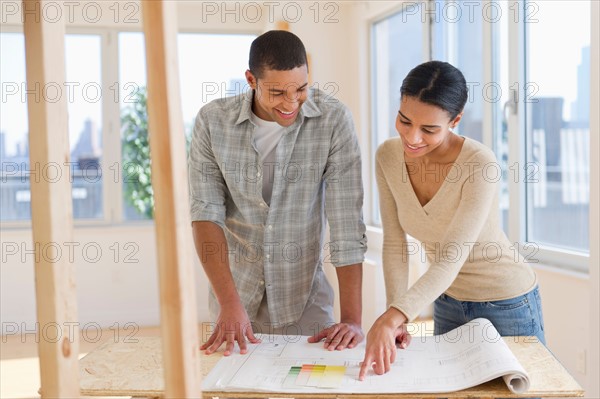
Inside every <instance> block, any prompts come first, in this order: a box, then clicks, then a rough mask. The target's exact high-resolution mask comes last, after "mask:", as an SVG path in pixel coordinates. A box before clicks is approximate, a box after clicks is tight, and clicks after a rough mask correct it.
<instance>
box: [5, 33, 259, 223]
mask: <svg viewBox="0 0 600 399" xmlns="http://www.w3.org/2000/svg"><path fill="white" fill-rule="evenodd" d="M75 32H77V33H69V34H67V35H66V36H65V61H66V82H67V83H66V86H67V88H66V89H65V90H64V91H63V92H64V93H65V94H67V106H68V118H69V120H68V126H69V145H70V149H71V164H70V165H69V166H68V167H70V172H71V175H72V179H73V188H72V195H73V214H74V217H75V219H77V220H86V221H100V222H103V223H110V222H120V221H132V220H147V219H150V218H151V212H148V209H150V210H151V207H150V206H149V204H151V201H152V191H151V187H150V186H149V183H150V181H149V147H148V145H147V134H146V133H144V134H142V132H141V130H143V131H144V132H147V112H146V107H145V104H144V103H143V101H144V100H143V96H144V93H145V91H146V62H145V61H146V59H145V48H144V36H143V34H142V33H141V32H118V31H116V30H101V29H100V30H91V29H90V30H83V29H81V30H77V31H75ZM81 32H83V33H81ZM113 36H114V37H116V38H117V40H116V41H115V40H112V37H113ZM255 37H256V36H255V35H239V34H238V35H217V34H201V33H181V34H179V37H178V45H179V65H180V71H179V72H180V81H181V82H182V83H181V95H182V108H183V118H184V128H185V132H181V133H182V134H186V136H187V137H188V138H189V137H190V135H191V131H192V128H193V124H194V119H195V117H196V114H197V112H198V110H199V109H200V107H202V106H203V105H204V104H206V103H208V102H209V101H211V100H213V99H216V98H219V97H224V96H229V95H234V94H237V93H240V92H242V91H245V90H246V89H247V85H246V82H245V78H244V71H245V70H246V69H247V67H248V51H249V48H250V44H251V42H252V40H254V38H255ZM0 40H1V42H0V44H1V46H0V51H1V53H0V55H1V57H2V59H3V60H10V62H2V64H1V68H2V70H1V72H2V73H1V76H0V79H1V85H2V93H3V98H2V102H1V104H0V107H1V108H0V111H1V113H2V118H1V119H0V123H1V124H0V160H1V169H0V172H1V177H2V185H1V186H0V199H1V203H0V220H1V221H2V222H3V223H6V222H11V223H17V224H18V223H24V222H26V221H28V220H29V219H30V218H31V210H30V208H31V206H30V204H31V202H30V201H31V198H30V197H31V194H30V191H29V178H30V169H33V170H32V171H31V176H32V177H33V173H38V174H39V173H40V171H37V172H36V170H35V168H30V165H29V150H28V126H27V104H26V101H25V100H26V99H25V89H26V86H25V80H26V77H25V44H24V37H23V34H22V33H18V32H15V33H8V32H2V33H1V34H0ZM116 46H118V48H116ZM103 54H104V56H103ZM107 59H108V62H107ZM209 61H210V62H209ZM103 65H104V66H105V68H106V69H107V71H103V70H102V66H103ZM105 76H111V77H112V76H114V77H115V78H114V79H115V80H116V79H118V82H116V83H115V80H113V81H112V83H110V82H103V77H105ZM102 94H105V96H110V98H111V99H112V98H113V96H114V97H115V101H103V98H102ZM140 96H142V97H140ZM103 107H105V108H106V109H104V108H103ZM104 114H107V115H108V117H107V118H104V117H103V115H104ZM127 116H132V117H133V119H132V121H133V125H130V127H131V126H133V127H134V130H135V132H136V134H138V135H137V136H136V137H133V136H132V133H131V132H126V131H124V130H121V133H122V134H121V137H120V140H119V138H118V137H117V135H114V134H113V135H111V134H108V135H107V136H108V137H105V135H104V134H103V131H104V129H103V119H106V120H107V121H108V122H107V121H105V122H104V123H106V124H107V126H109V131H110V126H117V127H118V126H119V125H120V122H123V121H124V120H125V119H124V118H126V117H127ZM117 127H115V128H114V130H115V131H118V128H117ZM144 135H145V137H144ZM142 137H144V140H145V142H144V141H143V140H142V143H141V144H140V143H137V144H135V145H132V144H131V143H134V142H135V141H136V139H139V138H142ZM104 147H106V148H107V150H106V153H105V156H104V157H103V150H104ZM132 147H134V150H136V151H138V153H136V154H135V157H138V158H135V157H133V158H132V157H128V156H126V154H127V151H130V150H131V148H132ZM119 152H121V154H122V155H121V157H119V156H118V155H117V156H115V154H118V153H119ZM119 161H121V162H119ZM139 183H143V184H142V185H141V186H140V184H139ZM136 184H137V185H136ZM131 187H134V190H132V189H131ZM139 187H143V190H140V188H139ZM135 190H137V191H135ZM117 193H118V195H114V194H117ZM142 205H143V206H142Z"/></svg>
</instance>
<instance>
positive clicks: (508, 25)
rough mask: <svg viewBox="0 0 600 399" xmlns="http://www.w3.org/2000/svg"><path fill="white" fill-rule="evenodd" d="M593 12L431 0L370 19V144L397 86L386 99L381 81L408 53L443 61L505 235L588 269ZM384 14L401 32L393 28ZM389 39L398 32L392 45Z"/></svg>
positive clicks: (388, 124) (390, 80)
mask: <svg viewBox="0 0 600 399" xmlns="http://www.w3.org/2000/svg"><path fill="white" fill-rule="evenodd" d="M409 8H410V10H409V11H410V12H409V13H408V14H409V15H403V12H404V11H406V10H408V9H409ZM590 13H591V2H590V1H583V0H576V1H554V2H547V1H543V2H542V1H525V2H505V1H494V0H485V1H483V0H482V1H476V2H468V4H467V3H463V2H457V1H452V0H430V1H426V2H416V3H410V5H405V6H404V8H403V10H402V11H401V12H400V13H398V14H394V15H392V16H391V17H387V18H385V19H383V20H381V21H378V22H375V23H373V24H372V36H373V38H374V39H375V40H374V41H373V42H372V50H373V60H372V71H373V75H374V76H373V78H372V82H373V95H372V102H371V103H372V119H373V127H374V129H373V131H374V133H373V136H374V139H373V141H374V144H375V145H374V146H373V149H372V155H374V153H375V150H376V148H377V146H378V145H379V144H380V143H381V142H382V141H383V140H385V139H387V138H388V137H391V136H394V135H395V132H394V129H393V120H394V113H395V110H394V111H393V112H394V113H392V111H391V110H390V104H391V103H393V101H397V96H398V94H397V92H395V93H392V94H393V95H395V96H396V98H395V99H394V98H393V96H392V94H390V90H391V89H392V88H395V87H396V86H397V87H398V88H399V87H400V83H399V80H400V79H402V78H403V77H404V76H405V75H406V73H407V72H408V70H409V69H410V68H412V67H413V66H416V65H417V64H418V63H420V62H422V61H423V58H422V57H419V56H415V52H416V51H420V53H418V54H426V55H428V56H426V57H425V59H439V60H444V61H448V62H450V63H452V64H453V65H455V66H457V67H458V68H460V69H461V71H462V72H463V74H464V75H465V78H466V80H467V84H468V86H469V101H468V103H467V105H466V107H465V115H464V117H463V119H462V120H461V123H460V124H459V128H458V133H459V134H462V135H465V136H469V137H472V138H474V139H476V140H479V141H481V142H483V143H484V144H486V145H488V146H489V147H491V148H493V149H494V151H495V153H496V157H497V159H498V162H499V164H500V167H501V169H502V180H501V183H502V184H501V190H500V198H499V199H500V201H499V204H500V213H501V220H502V222H503V226H504V229H505V231H506V232H507V234H508V236H509V239H510V240H511V241H513V242H520V243H523V244H526V245H527V244H530V245H529V250H526V249H525V248H523V252H527V255H526V256H527V257H528V259H531V260H532V261H536V262H547V263H550V264H555V265H559V266H564V267H567V268H572V269H578V270H586V269H587V267H588V261H587V256H588V253H589V245H590V243H589V179H590V160H589V156H590V150H589V137H590V136H589V135H590V132H589V115H590V109H593V107H592V104H590V98H591V97H590V91H591V87H590V47H591V29H590ZM411 17H412V18H413V20H414V22H415V24H414V26H413V25H412V24H411V19H410V18H411ZM402 18H404V19H402ZM394 22H395V23H394ZM388 24H389V25H391V24H394V28H393V29H395V30H396V31H398V30H402V34H398V35H396V36H395V37H393V39H392V36H391V34H390V32H392V28H390V26H389V25H388ZM557 27H560V28H558V29H557ZM410 29H412V30H410ZM407 38H410V39H407ZM418 38H420V39H421V40H419V39H418ZM391 41H394V43H398V47H394V48H395V49H396V51H395V52H393V51H391V50H389V48H391V46H390V44H389V43H390V42H391ZM392 54H402V56H403V59H401V60H398V59H394V58H393V55H392ZM403 62H404V63H403ZM405 64H406V66H405ZM394 79H396V80H395V81H394ZM596 107H597V104H596ZM374 197H375V198H376V193H374ZM372 208H373V209H372V212H373V213H372V221H373V222H374V224H379V215H378V213H379V210H378V206H377V199H375V200H374V206H373V207H372ZM531 244H533V245H531ZM531 248H535V249H534V251H533V252H535V253H533V252H532V251H531Z"/></svg>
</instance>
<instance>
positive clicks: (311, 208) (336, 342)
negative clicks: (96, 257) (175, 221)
mask: <svg viewBox="0 0 600 399" xmlns="http://www.w3.org/2000/svg"><path fill="white" fill-rule="evenodd" d="M249 68H250V69H248V70H247V71H246V79H247V81H248V84H249V85H250V87H251V89H252V90H250V91H248V92H247V93H245V94H242V95H239V96H236V97H229V98H223V99H218V100H215V101H213V102H211V103H209V104H207V105H206V106H205V107H203V108H202V109H201V110H200V112H199V113H198V116H197V118H196V123H195V126H194V134H193V138H192V143H191V148H190V156H189V173H190V200H191V216H192V221H193V222H192V228H193V233H194V242H195V246H196V250H197V252H198V256H199V257H200V261H201V263H202V265H203V267H204V270H205V272H206V275H207V276H208V279H209V281H210V284H211V293H210V295H209V309H210V311H211V315H212V317H213V319H216V327H215V330H214V332H213V334H212V335H211V337H210V338H209V339H208V341H207V342H206V344H204V345H203V346H202V347H201V348H202V349H203V350H206V353H207V354H210V353H212V352H214V351H216V350H217V349H218V348H219V347H220V346H221V345H222V344H223V343H226V348H225V355H226V356H227V355H229V354H231V353H232V351H233V348H234V343H235V342H237V343H238V345H239V347H240V353H245V352H246V350H247V340H249V341H250V342H252V343H255V342H257V339H256V337H255V336H254V331H255V330H258V331H261V332H264V333H271V334H273V333H274V334H293V335H312V336H311V338H309V341H310V342H319V341H321V340H322V339H325V347H326V348H328V349H329V350H333V349H340V350H341V349H344V348H348V347H354V346H356V345H357V344H358V343H359V342H360V341H362V340H363V338H364V334H363V331H362V328H361V312H362V304H361V300H362V298H361V289H362V261H363V259H364V253H365V251H366V236H365V226H364V223H363V221H362V201H363V189H362V180H361V161H360V151H359V147H358V142H357V138H356V133H355V129H354V125H353V122H352V117H351V114H350V112H349V111H348V109H347V108H346V107H345V106H344V105H342V104H341V103H340V102H339V101H337V100H335V99H332V98H330V97H328V96H325V95H324V93H323V92H321V91H319V90H312V89H309V87H308V67H307V62H306V51H305V49H304V45H303V44H302V42H301V41H300V39H299V38H298V37H296V36H295V35H294V34H292V33H289V32H286V31H270V32H267V33H265V34H263V35H261V36H260V37H258V38H257V39H256V40H254V42H253V43H252V46H251V49H250V60H249ZM325 213H326V214H327V219H328V221H329V225H330V237H331V242H330V243H328V244H327V246H324V231H325ZM324 247H327V248H328V249H329V251H330V257H331V259H330V262H331V263H332V264H333V265H334V266H336V271H337V276H338V280H339V288H340V302H341V321H340V323H337V324H336V323H335V322H334V320H333V290H332V288H331V286H330V285H329V283H328V282H327V279H326V278H325V274H324V272H323V259H322V249H323V248H324Z"/></svg>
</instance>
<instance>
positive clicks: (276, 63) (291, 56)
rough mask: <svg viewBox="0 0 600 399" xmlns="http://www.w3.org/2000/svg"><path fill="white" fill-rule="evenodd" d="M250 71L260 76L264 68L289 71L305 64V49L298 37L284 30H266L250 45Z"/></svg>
mask: <svg viewBox="0 0 600 399" xmlns="http://www.w3.org/2000/svg"><path fill="white" fill-rule="evenodd" d="M248 64H249V67H250V72H252V74H253V75H254V76H255V77H256V78H257V79H259V78H261V77H262V74H263V72H264V71H265V70H266V69H273V70H276V71H289V70H291V69H294V68H297V67H301V66H302V65H306V66H307V67H308V64H307V61H306V50H305V49H304V44H302V41H301V40H300V38H299V37H298V36H296V35H294V34H293V33H291V32H288V31H284V30H271V31H268V32H266V33H264V34H262V35H260V36H259V37H257V38H256V39H254V41H253V42H252V45H251V46H250V60H249V62H248Z"/></svg>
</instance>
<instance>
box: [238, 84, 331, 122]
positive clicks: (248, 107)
mask: <svg viewBox="0 0 600 399" xmlns="http://www.w3.org/2000/svg"><path fill="white" fill-rule="evenodd" d="M313 93H314V92H313V90H312V89H309V93H308V97H307V98H306V101H305V102H304V104H302V108H300V113H299V114H298V117H299V118H303V117H306V118H314V117H317V116H321V114H322V113H321V110H320V109H319V107H317V104H316V103H315V101H314V100H313V98H312V97H313ZM240 97H241V100H242V106H241V107H240V113H239V115H238V118H237V121H236V122H235V124H236V125H239V124H240V123H242V122H244V121H246V120H250V116H251V115H252V101H253V99H254V90H248V91H246V92H245V93H242V94H241V96H240Z"/></svg>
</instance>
